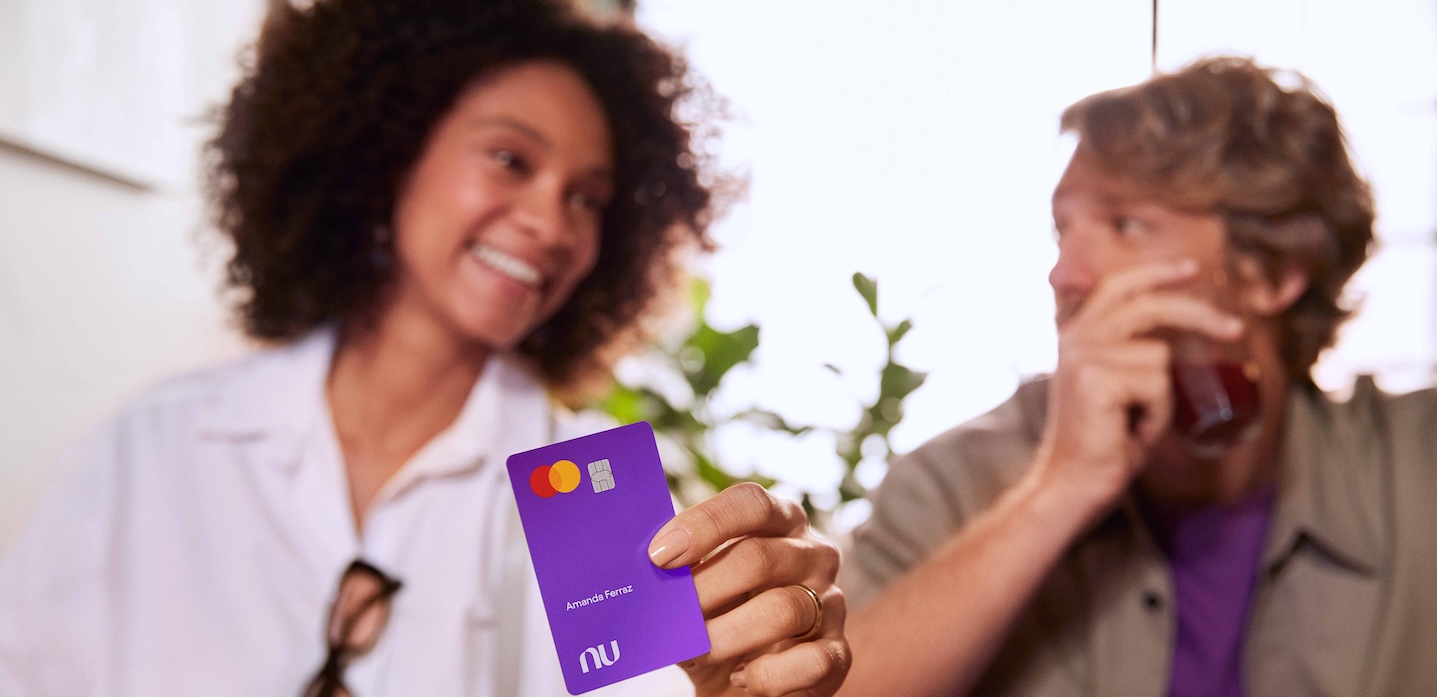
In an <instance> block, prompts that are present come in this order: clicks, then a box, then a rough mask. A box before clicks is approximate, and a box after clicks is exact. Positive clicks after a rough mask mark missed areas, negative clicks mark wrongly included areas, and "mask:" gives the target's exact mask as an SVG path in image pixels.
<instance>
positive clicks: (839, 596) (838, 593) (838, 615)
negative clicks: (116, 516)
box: [823, 586, 848, 626]
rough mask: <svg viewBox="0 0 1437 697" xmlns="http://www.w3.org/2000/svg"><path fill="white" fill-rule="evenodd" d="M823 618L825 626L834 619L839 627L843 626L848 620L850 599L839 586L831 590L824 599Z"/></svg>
mask: <svg viewBox="0 0 1437 697" xmlns="http://www.w3.org/2000/svg"><path fill="white" fill-rule="evenodd" d="M823 617H824V620H825V624H826V623H827V621H828V619H829V618H832V620H833V622H834V624H836V625H837V626H842V625H843V623H844V621H845V620H846V619H847V618H848V598H847V597H845V596H844V595H843V589H841V588H839V587H837V586H834V587H832V588H830V589H829V591H828V594H827V595H825V596H824V598H823Z"/></svg>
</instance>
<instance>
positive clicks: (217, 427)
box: [198, 326, 553, 488]
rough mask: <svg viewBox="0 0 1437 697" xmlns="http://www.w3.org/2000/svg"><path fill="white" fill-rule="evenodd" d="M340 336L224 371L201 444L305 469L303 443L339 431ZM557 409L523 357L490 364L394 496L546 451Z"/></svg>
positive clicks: (204, 417) (330, 330) (204, 418)
mask: <svg viewBox="0 0 1437 697" xmlns="http://www.w3.org/2000/svg"><path fill="white" fill-rule="evenodd" d="M335 341H336V330H335V328H334V327H332V326H328V327H323V328H320V329H316V330H314V331H312V332H310V333H309V334H307V335H305V336H304V337H301V338H300V339H298V340H296V341H294V342H292V343H290V344H286V345H284V346H279V347H275V348H270V349H266V350H264V351H260V352H259V353H257V354H255V355H253V356H251V357H250V358H249V359H247V360H244V361H242V362H240V363H239V364H237V365H235V366H232V367H231V368H229V369H227V370H225V371H224V372H223V373H222V374H221V376H220V377H219V379H218V380H217V383H216V389H215V390H214V391H213V392H212V393H211V394H210V395H207V397H206V399H205V400H204V403H203V405H202V407H201V409H202V412H201V414H200V416H199V420H198V425H199V432H200V435H201V437H202V438H211V439H225V440H235V441H267V442H271V443H273V444H274V445H276V446H287V447H280V448H279V450H278V451H276V457H273V458H269V460H270V461H272V463H273V464H277V465H281V466H286V467H291V466H297V465H298V464H299V455H298V453H299V452H300V451H301V449H302V445H303V440H304V439H305V438H306V437H307V436H309V435H312V434H316V433H324V432H328V431H329V430H330V429H332V426H330V425H329V424H328V423H325V420H326V419H330V418H331V416H330V410H329V405H328V403H327V402H326V401H325V400H326V397H325V389H324V387H325V380H326V379H327V377H328V375H329V367H330V362H331V360H332V359H333V356H334V348H335ZM552 420H553V418H552V405H551V401H550V398H549V395H548V393H547V391H546V390H545V389H544V387H543V386H542V384H541V383H540V382H539V380H538V379H537V378H536V377H535V376H534V375H533V374H532V372H531V371H530V370H528V369H527V368H526V367H525V365H524V364H523V363H522V361H521V360H520V359H518V358H516V357H513V356H508V355H504V354H495V355H493V356H491V358H490V359H489V360H488V361H487V362H486V364H485V366H484V370H483V371H482V372H481V373H480V376H479V379H478V380H477V381H476V382H475V384H474V387H473V389H471V390H470V393H469V396H468V398H467V399H466V400H465V403H464V406H463V407H462V408H461V409H460V412H459V415H458V416H457V417H456V418H455V420H454V423H453V424H451V425H450V427H449V428H447V429H445V430H444V431H443V432H441V433H440V434H439V435H438V436H436V437H435V438H434V439H433V440H432V441H430V443H429V444H428V445H426V446H425V447H424V448H423V449H421V450H420V451H419V452H418V453H416V454H415V456H414V457H413V458H411V459H410V461H409V462H408V463H406V465H405V467H404V468H403V469H402V470H401V471H400V472H399V473H398V474H397V475H396V476H395V478H394V480H392V481H391V482H390V483H389V484H388V485H386V486H387V487H388V488H401V487H404V486H408V485H409V484H411V483H412V482H413V481H414V480H416V479H419V478H422V477H425V476H440V475H444V474H452V473H459V472H464V471H468V470H472V469H474V468H476V467H478V466H479V465H481V464H482V463H483V462H484V461H486V459H488V456H495V457H506V456H507V455H509V454H512V453H515V452H519V451H521V450H528V449H532V448H536V447H539V446H541V445H545V444H547V443H548V442H550V440H552V431H553V424H552Z"/></svg>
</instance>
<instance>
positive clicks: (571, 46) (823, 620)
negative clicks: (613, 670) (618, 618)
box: [0, 0, 848, 697]
mask: <svg viewBox="0 0 1437 697" xmlns="http://www.w3.org/2000/svg"><path fill="white" fill-rule="evenodd" d="M688 85H689V83H688V82H687V80H686V76H685V71H684V67H683V64H682V62H681V61H680V60H679V59H677V58H675V57H673V56H671V55H669V54H668V53H666V52H665V51H663V50H662V49H660V48H658V47H657V46H655V45H654V44H653V43H652V42H650V41H649V40H648V39H646V38H645V37H643V36H642V35H640V34H638V33H636V32H634V31H632V30H628V29H623V28H616V27H609V28H597V27H593V26H590V25H587V24H584V23H582V22H580V21H578V20H576V19H574V18H572V17H571V16H570V15H569V14H567V13H566V12H565V11H563V10H562V9H559V8H557V7H555V6H552V5H551V4H549V3H547V2H541V1H537V0H536V1H532V2H510V3H488V4H483V3H474V2H472V1H469V0H463V1H461V0H409V1H408V2H405V3H392V2H384V1H382V0H319V2H316V3H314V4H313V5H312V6H311V7H309V8H307V9H305V10H303V11H294V10H289V9H288V8H287V7H286V8H285V9H282V10H280V11H278V14H276V15H275V16H274V17H272V18H271V20H270V22H269V23H268V24H267V27H266V31H265V33H264V36H263V38H262V40H261V41H260V43H259V45H258V48H257V50H256V56H255V60H254V61H253V65H251V66H250V67H249V71H248V75H247V76H246V77H245V78H244V80H243V81H242V82H241V83H240V84H239V86H238V87H236V89H235V90H234V93H233V96H232V100H231V102H230V104H229V105H228V107H227V108H226V109H225V111H224V112H223V117H222V121H223V123H222V127H221V130H220V133H219V135H218V137H217V138H216V139H215V140H214V142H213V143H212V144H211V146H210V149H209V155H210V172H211V187H212V189H213V193H214V197H215V201H216V205H217V209H218V221H219V224H220V228H221V229H222V230H223V231H224V232H225V233H226V234H227V235H228V236H229V238H230V239H231V240H232V241H233V246H234V256H233V258H232V259H231V261H230V264H229V274H228V276H229V285H230V286H231V288H232V289H233V290H234V291H235V292H236V297H237V304H238V311H239V316H240V318H241V319H242V321H243V324H244V327H245V329H246V330H247V332H248V333H249V334H250V335H252V336H254V337H256V338H259V339H264V340H269V341H272V342H274V343H275V344H277V345H276V346H275V347H273V348H271V349H269V350H267V351H264V352H261V353H259V354H257V355H255V356H252V357H250V358H248V359H246V360H244V361H242V362H240V363H238V364H236V365H231V366H226V367H221V368H218V369H214V370H209V371H205V372H201V373H198V374H195V375H191V376H187V377H183V378H180V379H178V380H175V381H172V382H170V383H168V384H166V385H163V386H161V387H159V388H157V389H155V390H152V391H151V392H149V393H147V394H146V395H144V396H142V397H141V398H139V399H138V400H136V401H135V402H134V403H133V404H131V405H130V406H129V407H127V408H126V409H124V410H123V411H122V412H121V413H120V414H119V415H118V416H117V417H116V418H115V419H114V420H112V421H111V422H110V423H109V424H107V425H106V426H104V427H103V428H102V429H101V430H100V431H99V432H98V433H97V434H95V435H94V436H93V437H91V438H89V439H88V440H87V441H85V442H84V443H83V444H82V445H81V446H80V447H78V448H77V449H75V451H74V452H73V454H72V457H73V458H74V459H76V460H78V461H79V463H80V471H81V472H82V474H81V476H80V479H79V480H78V481H77V482H76V483H75V484H74V485H73V486H71V487H70V488H69V489H68V490H67V491H65V492H63V495H62V496H60V497H58V498H56V499H55V500H53V501H51V502H50V503H49V504H47V505H46V506H44V507H43V508H42V510H41V512H40V513H39V514H38V516H37V519H36V520H35V521H34V522H33V523H32V525H31V527H30V529H29V530H28V531H27V532H26V533H25V534H24V535H23V536H22V539H21V540H20V541H18V542H17V543H16V545H15V547H14V549H13V550H12V553H11V556H10V557H9V558H8V559H7V560H6V562H5V564H4V566H3V567H0V693H3V694H7V695H12V694H13V695H42V694H43V695H66V694H86V695H88V694H107V695H108V694H120V695H194V694H207V695H214V694H235V695H298V694H301V693H304V694H312V695H328V694H350V693H351V691H352V693H353V694H355V695H359V696H360V697H364V696H366V695H383V694H391V695H420V694H426V695H460V694H463V695H557V694H563V689H562V683H561V680H560V673H559V668H558V664H557V663H556V658H555V656H554V649H553V645H552V643H551V640H550V637H549V633H548V628H547V625H546V623H545V620H544V616H543V611H542V607H541V606H540V605H539V602H538V597H537V588H536V586H535V584H534V579H533V576H532V569H531V567H530V565H529V563H528V560H527V553H526V551H525V549H524V546H523V544H522V539H523V538H522V535H521V534H520V533H519V531H518V529H517V527H516V525H517V519H516V516H515V514H514V511H513V505H514V504H513V500H512V495H511V494H510V493H509V491H508V483H507V481H505V479H504V473H503V469H504V468H503V461H504V458H505V457H506V456H507V455H509V454H511V453H514V452H519V451H522V450H527V449H531V448H533V447H537V446H540V445H544V444H547V443H550V442H553V441H556V440H562V439H566V438H569V437H573V436H576V435H579V434H581V433H583V432H585V427H584V425H583V424H581V423H579V422H578V420H576V419H574V418H572V417H569V416H565V414H564V413H563V412H562V410H559V409H556V408H554V407H553V406H552V404H551V403H552V399H551V397H550V395H551V394H560V393H570V392H571V391H573V390H574V389H576V388H578V387H580V386H581V385H582V384H583V382H584V381H585V380H587V379H589V378H592V377H593V376H595V375H599V374H602V372H603V371H604V370H605V368H606V366H607V359H608V358H609V357H610V356H611V355H612V353H613V349H615V348H623V347H624V346H626V345H629V344H630V343H631V337H632V336H633V335H634V333H635V329H636V327H637V325H638V323H639V322H640V320H641V318H642V317H643V315H644V313H645V310H646V309H648V308H649V307H651V306H652V305H653V304H654V303H655V302H656V301H658V300H659V299H660V298H661V296H662V294H663V292H664V291H666V290H667V289H668V286H669V282H670V281H671V280H672V278H673V276H674V265H675V263H676V261H675V256H676V254H678V253H680V252H682V251H683V250H685V249H687V248H691V247H695V246H698V247H705V246H707V245H708V239H707V237H706V233H705V229H706V226H707V223H708V217H709V212H710V195H709V192H708V191H707V190H706V188H705V186H704V185H703V184H702V183H701V181H700V178H699V175H698V171H697V164H696V159H695V155H694V154H693V153H692V152H691V150H690V140H691V135H690V132H689V129H688V128H687V127H686V126H685V125H684V124H682V123H680V122H679V121H677V120H676V119H675V116H674V113H673V112H674V107H675V104H676V103H677V102H678V101H679V100H680V99H681V98H683V97H685V96H686V95H687V93H688V92H689V87H688ZM725 545H726V546H725ZM721 547H722V549H721V550H720V551H719V552H717V553H713V552H714V550H716V549H720V548H721ZM650 555H651V557H652V559H653V561H654V563H656V564H659V565H661V566H666V567H670V568H672V567H675V566H679V565H685V564H689V565H693V571H694V579H695V584H696V585H697V587H698V591H699V598H700V602H701V604H702V606H703V608H704V614H705V617H706V618H707V628H708V631H709V635H710V638H711V642H712V651H711V652H710V653H709V654H708V655H706V656H704V657H701V658H699V659H696V660H694V661H691V662H689V663H688V664H686V665H685V666H684V667H685V670H686V671H687V674H688V677H689V678H690V679H691V681H692V682H693V684H694V686H695V688H696V690H697V692H698V693H699V694H703V695H717V694H760V695H770V694H772V695H777V694H789V693H803V694H831V693H832V692H833V691H834V690H836V689H837V686H838V683H839V682H841V681H842V678H843V675H844V673H845V672H846V670H847V665H848V650H847V644H846V642H845V640H844V639H843V635H842V623H843V615H844V607H843V600H842V595H841V593H839V592H838V591H837V590H836V589H834V588H833V586H832V580H833V576H834V573H835V571H836V566H837V555H836V553H835V551H834V549H833V548H832V546H831V545H829V544H827V543H825V542H821V541H819V540H817V539H815V538H814V537H812V536H811V535H810V534H809V533H808V528H807V522H806V520H805V518H804V516H803V514H802V512H801V510H799V509H798V508H797V507H796V506H794V505H792V504H790V503H785V502H780V501H777V500H776V499H774V498H772V497H771V496H769V495H768V494H767V493H766V492H764V491H763V490H761V489H759V488H757V487H736V488H734V489H731V490H728V491H725V492H722V493H721V494H720V495H719V496H717V497H715V498H714V499H712V500H710V501H707V502H705V503H703V504H700V505H699V506H697V507H695V508H694V509H690V510H688V511H685V512H684V513H681V514H680V515H679V516H677V517H675V519H674V520H672V521H670V523H668V524H667V525H666V526H665V527H664V528H663V529H662V530H660V531H659V534H658V535H656V536H655V540H654V542H653V544H652V546H651V548H650ZM706 557H707V559H705V558H706ZM701 560H702V561H701ZM655 621H662V618H656V619H655ZM615 689H616V692H619V693H629V694H649V692H648V691H647V690H648V689H649V688H646V687H643V686H641V684H640V683H639V682H638V681H633V682H631V683H623V684H620V685H618V686H615Z"/></svg>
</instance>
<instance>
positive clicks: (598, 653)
mask: <svg viewBox="0 0 1437 697" xmlns="http://www.w3.org/2000/svg"><path fill="white" fill-rule="evenodd" d="M610 646H611V647H613V649H614V657H613V658H612V659H611V658H609V647H610ZM591 655H592V656H593V657H594V670H598V669H600V668H603V667H604V666H611V665H614V664H615V663H616V662H618V660H619V640H618V639H615V640H613V641H611V642H609V646H604V645H603V644H599V645H598V646H590V647H589V648H587V649H584V652H583V653H581V654H579V667H580V668H583V669H584V672H585V673H587V672H589V656H591Z"/></svg>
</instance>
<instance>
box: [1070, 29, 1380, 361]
mask: <svg viewBox="0 0 1437 697" xmlns="http://www.w3.org/2000/svg"><path fill="white" fill-rule="evenodd" d="M1289 77H1290V78H1291V80H1285V79H1284V78H1289ZM1283 82H1288V83H1289V86H1284V85H1283ZM1062 127H1063V130H1064V131H1068V132H1074V133H1076V134H1077V135H1078V138H1079V147H1081V148H1086V149H1087V150H1088V152H1091V153H1093V154H1095V155H1097V156H1098V158H1099V160H1100V161H1101V162H1102V163H1104V166H1105V167H1106V169H1108V170H1109V171H1110V172H1112V173H1114V174H1115V175H1117V176H1120V177H1122V178H1124V179H1126V180H1127V181H1130V182H1132V183H1133V184H1135V185H1137V186H1138V187H1140V188H1141V189H1143V190H1146V191H1147V192H1148V193H1149V194H1151V195H1152V196H1154V197H1155V198H1157V199H1158V200H1160V201H1164V202H1166V203H1168V204H1170V205H1173V206H1177V207H1179V208H1185V209H1189V210H1199V211H1209V212H1215V213H1217V214H1219V215H1221V216H1222V217H1223V222H1224V223H1225V225H1226V229H1227V240H1228V243H1229V244H1230V245H1231V249H1232V250H1233V251H1234V252H1236V253H1237V254H1243V255H1248V256H1251V257H1253V258H1256V259H1257V260H1258V261H1260V262H1261V264H1262V266H1263V268H1264V270H1265V272H1266V273H1267V274H1268V276H1269V277H1270V278H1271V279H1274V280H1275V279H1277V278H1279V277H1280V275H1281V273H1282V272H1283V271H1284V270H1286V269H1288V268H1296V269H1299V270H1301V271H1302V272H1303V273H1304V274H1306V276H1307V288H1306V289H1305V290H1304V291H1303V293H1302V294H1301V295H1300V296H1299V297H1298V298H1297V300H1296V301H1295V302H1294V303H1293V304H1292V306H1291V307H1289V308H1288V309H1287V310H1286V311H1285V312H1284V313H1283V314H1282V316H1281V317H1280V318H1279V319H1278V328H1279V332H1280V337H1281V338H1280V345H1281V350H1282V359H1283V363H1284V365H1285V367H1286V369H1287V374H1288V378H1289V379H1290V380H1292V381H1293V382H1294V383H1295V384H1301V385H1308V386H1311V384H1312V377H1311V369H1312V365H1313V363H1315V362H1316V361H1317V357H1318V356H1319V355H1320V354H1321V353H1322V351H1323V349H1325V348H1327V347H1328V346H1331V345H1332V343H1333V341H1334V340H1335V339H1336V337H1337V329H1338V327H1340V326H1341V325H1342V323H1343V322H1344V321H1346V320H1347V319H1348V317H1350V316H1351V314H1352V311H1351V310H1350V309H1349V308H1347V307H1344V305H1343V302H1342V301H1343V298H1342V291H1343V288H1344V287H1345V286H1346V285H1347V281H1348V280H1349V279H1351V278H1352V275H1353V274H1354V273H1355V272H1356V271H1357V269H1358V268H1359V267H1361V266H1362V264H1363V263H1364V262H1365V261H1366V260H1367V257H1368V255H1369V254H1370V252H1371V250H1372V247H1373V245H1374V238H1373V231H1372V225H1373V220H1374V217H1375V214H1374V210H1373V201H1372V192H1371V190H1370V188H1369V187H1368V185H1367V182H1366V181H1364V180H1363V179H1362V177H1361V176H1360V175H1359V174H1358V173H1357V170H1356V169H1355V168H1354V167H1353V165H1352V160H1351V158H1350V157H1349V156H1348V153H1347V141H1346V138H1345V137H1344V136H1343V133H1342V127H1341V126H1340V125H1339V124H1338V120H1337V112H1336V111H1335V110H1333V108H1332V105H1331V104H1329V103H1328V102H1327V100H1326V99H1324V98H1323V97H1322V95H1321V94H1320V93H1319V92H1318V91H1317V89H1316V88H1315V87H1314V86H1313V85H1312V84H1311V83H1310V82H1308V81H1307V80H1306V79H1305V78H1303V77H1301V76H1300V75H1297V74H1296V73H1286V74H1284V73H1279V72H1278V71H1275V70H1270V69H1267V68H1263V67H1261V66H1259V65H1257V64H1255V63H1253V62H1252V61H1251V60H1250V59H1247V58H1241V57H1235V56H1215V57H1210V58H1204V59H1200V60H1198V61H1196V62H1194V63H1192V64H1191V65H1189V66H1187V67H1185V68H1183V69H1182V70H1179V71H1177V72H1174V73H1168V74H1164V75H1158V76H1156V77H1153V78H1152V79H1150V80H1148V81H1147V82H1144V83H1141V84H1138V85H1134V86H1132V87H1127V88H1123V89H1118V90H1113V91H1110V92H1102V93H1099V94H1095V95H1093V96H1091V97H1088V98H1086V99H1083V100H1082V101H1079V102H1078V103H1076V104H1074V105H1072V106H1070V107H1068V109H1067V111H1065V112H1064V113H1063V117H1062Z"/></svg>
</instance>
